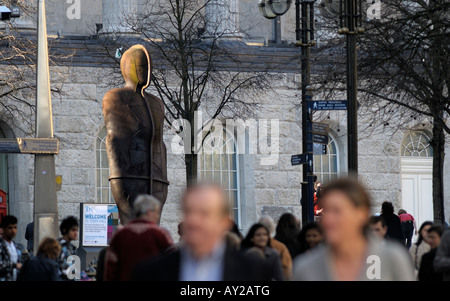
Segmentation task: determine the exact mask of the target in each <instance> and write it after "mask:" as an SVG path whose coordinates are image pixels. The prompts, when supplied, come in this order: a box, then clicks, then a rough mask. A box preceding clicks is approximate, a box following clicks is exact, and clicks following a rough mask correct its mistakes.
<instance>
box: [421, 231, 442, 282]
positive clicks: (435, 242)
mask: <svg viewBox="0 0 450 301" xmlns="http://www.w3.org/2000/svg"><path fill="white" fill-rule="evenodd" d="M443 233H444V227H443V226H441V225H434V226H432V227H431V228H430V229H428V231H427V234H428V235H427V237H428V243H429V245H430V247H431V250H430V251H429V252H428V253H426V254H424V255H423V256H422V262H421V263H420V268H419V280H420V281H442V280H443V279H444V275H443V273H442V272H441V271H439V272H438V271H436V269H435V268H434V265H433V263H434V259H435V257H436V252H437V249H438V247H439V245H440V244H441V236H442V234H443Z"/></svg>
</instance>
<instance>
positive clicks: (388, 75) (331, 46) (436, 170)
mask: <svg viewBox="0 0 450 301" xmlns="http://www.w3.org/2000/svg"><path fill="white" fill-rule="evenodd" d="M328 2H330V1H328ZM366 8H368V7H366ZM449 8H450V2H448V1H446V0H428V1H424V0H409V1H397V0H383V1H381V15H380V17H381V18H380V19H372V20H368V21H367V22H366V24H365V33H364V34H362V35H359V42H358V76H359V78H360V84H359V88H358V90H359V92H360V93H359V102H360V105H361V108H360V110H363V111H365V112H368V113H370V114H372V117H373V120H372V123H370V126H375V125H376V124H378V125H381V126H389V125H391V124H392V125H394V124H395V125H396V126H398V125H399V124H401V125H404V126H405V125H408V126H411V124H413V123H418V124H423V123H425V122H427V120H428V122H431V126H432V138H431V142H430V143H431V145H432V146H433V206H434V218H435V220H436V221H439V222H441V223H443V222H444V221H445V217H444V185H443V184H444V183H443V178H444V177H443V170H444V155H445V153H444V149H445V134H447V135H448V134H450V126H449V123H448V121H447V119H448V116H449V114H450V101H449V96H448V91H449V84H450V76H449V71H450V68H449V67H450V64H449V50H450V49H449V47H450V46H449V45H450V32H449V31H450V29H449V28H450V27H449V19H450V17H449V16H450V12H449ZM323 18H325V19H327V20H328V21H329V22H327V24H328V25H329V29H333V30H334V32H336V31H337V28H338V27H337V22H336V21H337V16H336V14H330V15H326V14H324V15H323ZM343 45H345V44H344V42H343V37H341V38H339V37H338V36H336V35H335V36H334V37H333V38H331V39H328V40H327V42H326V43H325V44H324V46H323V47H322V48H321V49H320V52H322V54H323V53H326V54H327V55H328V56H331V57H334V58H336V59H335V60H333V61H332V63H330V64H329V66H328V68H327V70H328V72H324V73H322V74H321V75H320V76H318V77H317V78H316V79H317V84H318V85H319V86H320V87H321V88H322V89H323V91H328V92H331V91H334V92H336V91H339V90H343V89H344V88H345V85H343V81H342V79H344V78H345V77H344V76H343V74H344V70H345V64H344V54H343V51H344V50H343V49H342V48H343V47H342V46H343Z"/></svg>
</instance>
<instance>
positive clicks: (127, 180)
mask: <svg viewBox="0 0 450 301" xmlns="http://www.w3.org/2000/svg"><path fill="white" fill-rule="evenodd" d="M152 67H153V66H152V62H151V57H150V55H149V53H148V51H147V49H146V48H145V47H144V46H142V45H135V46H133V47H131V48H130V49H128V50H127V51H126V52H125V53H124V54H123V56H122V58H121V62H120V69H121V71H122V75H123V78H124V79H125V87H124V88H118V89H113V90H110V91H108V92H107V93H106V94H105V96H104V98H103V116H104V119H105V125H106V130H107V136H106V151H107V155H108V162H109V181H110V184H111V191H112V194H113V196H114V200H115V202H116V204H117V206H118V209H119V215H120V221H121V223H122V224H126V223H127V222H128V221H129V220H130V219H132V218H133V217H134V214H133V209H132V208H133V202H134V200H135V199H136V197H137V196H138V195H140V194H150V195H153V196H154V197H156V198H157V199H159V200H160V201H161V203H162V205H164V203H165V202H166V198H167V191H168V185H169V182H168V181H167V151H166V146H165V144H164V141H163V125H164V113H165V109H164V104H163V102H162V101H161V100H160V99H159V98H158V97H156V96H154V95H151V94H149V93H147V92H145V90H146V89H147V88H148V87H149V86H150V82H151V74H152ZM161 208H162V207H161Z"/></svg>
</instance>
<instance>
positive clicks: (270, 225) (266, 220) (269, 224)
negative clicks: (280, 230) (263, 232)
mask: <svg viewBox="0 0 450 301" xmlns="http://www.w3.org/2000/svg"><path fill="white" fill-rule="evenodd" d="M258 223H259V224H261V225H263V226H264V227H266V228H267V230H269V233H270V235H272V234H273V233H274V232H275V222H274V221H273V219H272V218H271V217H270V216H267V215H265V216H263V217H261V218H260V219H259V220H258Z"/></svg>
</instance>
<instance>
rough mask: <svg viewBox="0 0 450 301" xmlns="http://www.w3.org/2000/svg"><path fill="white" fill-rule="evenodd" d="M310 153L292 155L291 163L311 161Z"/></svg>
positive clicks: (298, 163) (300, 163)
mask: <svg viewBox="0 0 450 301" xmlns="http://www.w3.org/2000/svg"><path fill="white" fill-rule="evenodd" d="M309 159H310V158H309V156H308V154H301V155H295V156H292V157H291V164H292V165H302V164H306V163H308V161H309Z"/></svg>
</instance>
